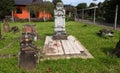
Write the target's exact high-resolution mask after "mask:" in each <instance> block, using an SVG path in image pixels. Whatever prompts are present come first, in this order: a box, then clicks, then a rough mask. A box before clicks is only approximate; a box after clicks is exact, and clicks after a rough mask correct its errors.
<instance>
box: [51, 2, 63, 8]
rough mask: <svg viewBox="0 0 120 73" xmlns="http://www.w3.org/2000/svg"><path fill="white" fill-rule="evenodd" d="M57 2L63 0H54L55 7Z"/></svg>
mask: <svg viewBox="0 0 120 73" xmlns="http://www.w3.org/2000/svg"><path fill="white" fill-rule="evenodd" d="M57 2H62V1H61V0H52V3H53V4H54V7H55V6H56V4H57Z"/></svg>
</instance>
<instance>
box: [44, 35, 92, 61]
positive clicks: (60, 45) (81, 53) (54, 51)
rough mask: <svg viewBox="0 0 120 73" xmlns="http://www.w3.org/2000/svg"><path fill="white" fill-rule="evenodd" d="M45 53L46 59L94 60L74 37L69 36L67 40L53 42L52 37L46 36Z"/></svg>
mask: <svg viewBox="0 0 120 73" xmlns="http://www.w3.org/2000/svg"><path fill="white" fill-rule="evenodd" d="M43 53H44V56H45V59H61V58H84V59H87V58H93V56H92V55H91V54H90V53H89V52H88V50H87V49H86V48H85V47H84V46H83V45H82V44H81V43H80V42H79V41H78V40H76V38H75V37H73V36H68V37H67V40H53V39H52V36H46V39H45V44H44V48H43Z"/></svg>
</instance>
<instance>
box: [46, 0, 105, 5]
mask: <svg viewBox="0 0 120 73" xmlns="http://www.w3.org/2000/svg"><path fill="white" fill-rule="evenodd" d="M48 1H52V0H48ZM62 1H63V3H64V4H71V5H74V6H76V5H78V4H79V3H87V5H89V4H90V3H91V2H94V3H99V2H104V1H105V0H96V1H94V0H62Z"/></svg>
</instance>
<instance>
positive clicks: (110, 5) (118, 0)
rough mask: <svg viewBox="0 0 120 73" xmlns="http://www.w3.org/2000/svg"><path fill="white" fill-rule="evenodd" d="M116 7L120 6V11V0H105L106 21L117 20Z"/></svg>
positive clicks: (119, 13) (119, 12)
mask: <svg viewBox="0 0 120 73" xmlns="http://www.w3.org/2000/svg"><path fill="white" fill-rule="evenodd" d="M116 5H118V6H119V7H118V8H119V9H118V10H120V0H110V1H108V0H105V2H104V3H103V7H104V11H105V14H104V17H105V19H106V21H107V22H111V23H113V22H114V19H115V10H116ZM118 19H120V11H118ZM118 22H119V23H120V20H118Z"/></svg>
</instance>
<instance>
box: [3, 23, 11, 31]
mask: <svg viewBox="0 0 120 73" xmlns="http://www.w3.org/2000/svg"><path fill="white" fill-rule="evenodd" d="M3 31H4V32H9V31H10V26H9V24H8V23H7V22H5V23H4V24H3Z"/></svg>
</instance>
